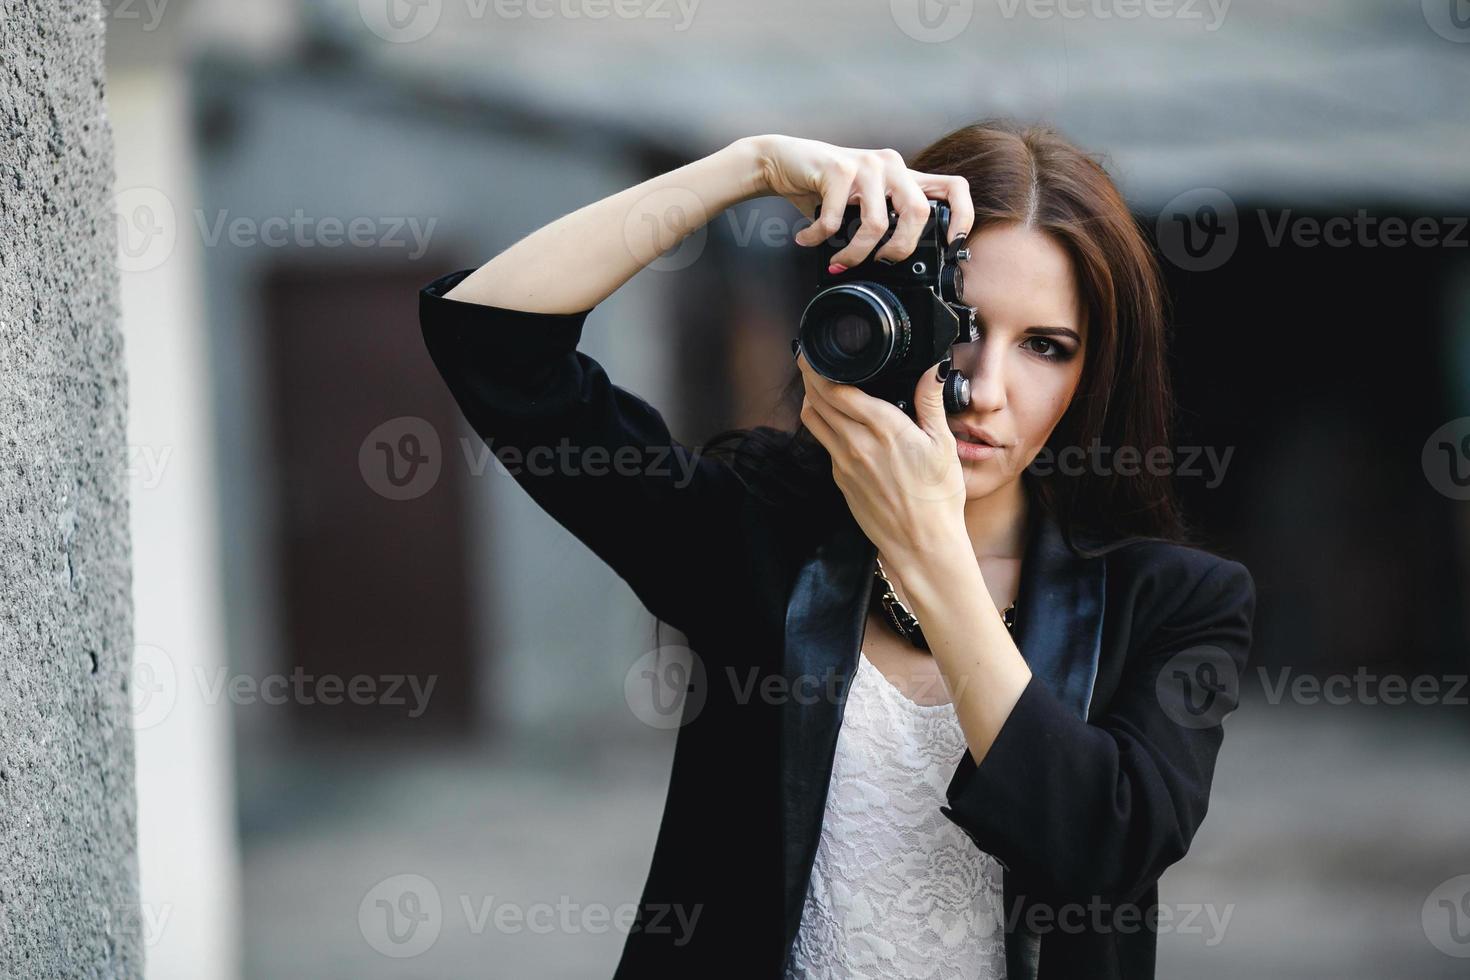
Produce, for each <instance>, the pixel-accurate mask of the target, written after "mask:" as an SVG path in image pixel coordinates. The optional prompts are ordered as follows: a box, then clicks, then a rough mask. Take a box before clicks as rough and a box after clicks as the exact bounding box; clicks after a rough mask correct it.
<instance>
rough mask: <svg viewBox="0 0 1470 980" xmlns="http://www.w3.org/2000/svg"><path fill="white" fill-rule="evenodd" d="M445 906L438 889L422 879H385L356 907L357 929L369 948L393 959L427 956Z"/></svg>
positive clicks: (442, 918)
mask: <svg viewBox="0 0 1470 980" xmlns="http://www.w3.org/2000/svg"><path fill="white" fill-rule="evenodd" d="M443 925H444V906H443V903H442V902H441V900H440V898H439V889H438V888H436V887H434V883H433V882H432V881H430V880H429V879H428V878H425V877H424V876H423V875H414V874H404V875H394V876H393V877H391V878H385V879H383V880H382V881H380V882H378V883H377V884H376V885H374V886H373V887H372V888H370V889H369V890H368V893H367V894H366V895H364V896H363V897H362V901H361V902H360V903H359V904H358V906H357V928H358V929H359V931H361V932H362V938H364V939H366V940H367V942H368V945H369V946H371V947H372V948H373V949H375V950H377V951H378V952H379V953H382V954H383V955H384V956H391V957H393V958H394V959H406V958H408V957H410V956H418V955H419V954H421V953H424V952H427V951H428V949H429V948H430V947H432V946H433V945H434V943H435V942H436V941H438V939H439V930H440V929H441V928H443Z"/></svg>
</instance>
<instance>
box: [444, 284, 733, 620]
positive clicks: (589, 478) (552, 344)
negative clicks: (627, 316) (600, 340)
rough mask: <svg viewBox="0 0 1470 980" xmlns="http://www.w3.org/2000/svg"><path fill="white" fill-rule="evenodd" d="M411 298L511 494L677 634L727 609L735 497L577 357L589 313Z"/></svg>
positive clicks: (719, 471) (713, 468) (721, 472)
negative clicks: (528, 501) (511, 482)
mask: <svg viewBox="0 0 1470 980" xmlns="http://www.w3.org/2000/svg"><path fill="white" fill-rule="evenodd" d="M470 271H472V270H463V271H460V272H455V273H451V274H449V275H446V276H442V277H440V278H438V279H436V280H434V281H433V282H431V283H429V284H428V285H427V286H425V287H424V288H423V289H421V290H420V293H419V323H420V328H421V330H422V332H423V337H424V344H425V345H426V346H427V348H428V351H429V356H430V357H431V358H432V360H433V362H434V366H435V367H436V368H437V369H438V371H439V373H440V374H441V375H442V376H443V378H444V381H445V384H446V385H447V386H448V387H449V391H450V392H451V393H452V394H453V396H454V399H455V401H456V402H457V403H458V405H459V407H460V410H461V411H462V412H463V413H464V417H465V419H466V420H467V421H468V422H469V424H470V426H471V428H473V429H474V431H475V433H476V434H477V435H478V436H479V437H480V438H481V439H482V440H483V441H484V442H485V444H486V445H487V446H488V447H489V448H490V450H491V451H492V453H494V455H495V456H496V458H497V459H498V460H500V462H501V464H502V465H503V466H505V468H506V469H507V471H508V472H510V474H511V475H512V476H513V477H514V479H515V480H516V482H517V483H519V484H520V486H521V487H522V488H524V489H525V491H526V493H528V494H529V495H530V496H531V498H532V499H533V500H535V502H536V503H537V504H538V505H539V506H540V507H541V508H542V509H543V510H545V511H546V512H547V513H548V514H549V515H551V517H553V518H554V519H555V520H556V521H557V522H558V523H559V524H561V525H562V526H563V527H564V528H566V529H567V530H568V531H570V532H571V533H572V534H573V535H575V536H576V537H577V538H578V539H579V540H580V541H582V542H583V543H584V544H586V545H587V546H588V547H589V548H590V549H591V550H592V551H593V552H594V553H595V554H596V555H597V556H598V557H599V558H601V559H602V560H603V561H604V562H606V563H607V564H608V565H609V566H610V567H611V568H612V569H613V571H614V572H616V573H617V574H618V575H619V576H620V577H621V578H622V579H623V580H624V581H626V582H627V583H628V585H629V586H630V587H631V588H632V589H633V591H634V593H635V594H636V595H637V596H638V598H639V599H640V600H641V601H642V602H643V603H644V605H645V606H646V607H647V608H648V609H649V611H650V612H652V613H653V614H654V615H655V616H657V617H659V618H660V619H662V620H664V621H665V622H667V623H670V624H671V625H673V626H675V627H677V628H679V629H681V630H683V631H684V632H685V633H686V634H688V633H689V632H690V629H691V628H693V627H694V626H695V625H696V624H698V623H700V622H703V621H705V620H706V619H707V618H708V617H711V616H714V615H716V613H717V612H718V610H720V609H723V608H726V606H724V605H722V604H724V603H728V602H729V599H728V593H729V591H730V588H729V585H728V584H727V579H729V578H730V576H729V574H728V569H729V566H730V565H731V563H732V562H734V561H736V560H738V555H737V553H736V551H735V546H736V544H737V542H738V540H739V532H738V525H739V511H740V507H741V505H742V502H743V499H744V493H745V491H744V484H743V483H742V482H741V480H740V479H739V477H738V476H737V475H736V474H735V473H734V471H733V470H732V469H731V468H730V467H729V466H728V465H727V464H725V463H722V462H719V461H716V460H712V459H708V458H705V457H704V456H703V454H701V453H699V452H698V451H697V450H691V449H690V448H688V447H686V446H684V445H682V444H681V443H679V442H678V441H677V440H675V439H674V438H673V436H672V435H671V434H670V433H669V430H668V427H667V426H666V425H665V423H664V419H663V417H662V416H661V415H660V414H659V413H658V411H656V410H655V409H654V408H653V407H652V406H650V405H649V404H647V403H646V402H644V401H643V400H642V399H640V398H639V397H637V396H636V395H634V394H632V393H630V392H628V391H625V390H624V389H622V388H620V387H617V386H616V385H614V384H612V383H611V381H610V380H609V379H608V376H607V374H606V372H605V371H604V370H603V368H602V366H601V365H600V364H598V362H597V361H595V360H593V359H592V358H591V357H588V356H587V355H586V354H584V353H582V352H581V351H579V350H577V344H578V343H579V341H580V339H581V334H582V328H583V325H584V323H585V321H586V318H587V315H588V314H589V313H591V312H592V311H591V309H587V310H583V311H581V312H578V313H566V314H549V313H536V312H529V311H523V310H512V309H505V308H502V307H496V306H486V305H483V304H478V303H468V302H463V301H459V300H452V299H447V298H445V296H444V294H445V293H446V292H447V291H449V290H450V289H452V288H453V287H454V286H455V285H456V284H457V283H459V281H460V280H462V279H463V278H464V277H465V276H467V275H469V273H470Z"/></svg>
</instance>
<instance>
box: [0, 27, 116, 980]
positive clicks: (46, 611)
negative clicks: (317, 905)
mask: <svg viewBox="0 0 1470 980" xmlns="http://www.w3.org/2000/svg"><path fill="white" fill-rule="evenodd" d="M102 38H103V32H102V22H101V19H100V17H99V11H98V6H97V4H96V3H95V2H89V0H57V2H54V3H45V4H31V3H24V2H21V0H3V2H0V63H3V64H4V66H5V71H4V72H3V73H0V119H4V120H5V121H6V126H7V132H6V134H5V137H4V139H3V140H0V179H3V181H4V184H5V188H4V193H3V195H0V365H3V370H4V375H5V383H4V385H3V386H0V453H3V462H0V500H3V501H4V506H3V508H0V855H3V859H0V976H4V977H25V978H27V980H46V978H53V977H55V978H72V977H82V976H89V977H120V978H121V977H127V978H132V977H139V976H141V975H142V970H143V955H144V953H143V935H142V933H141V929H140V923H141V921H142V918H141V916H140V914H139V912H140V909H139V907H138V885H137V875H138V865H137V844H136V840H135V827H134V820H135V805H134V802H135V801H134V790H133V735H132V731H131V729H130V728H129V726H128V719H129V705H128V671H129V667H130V664H131V660H132V656H131V647H132V634H133V617H132V609H131V604H130V602H129V595H128V588H129V585H130V574H131V571H130V566H129V548H128V532H127V528H128V486H127V482H126V478H125V465H126V458H125V449H126V440H125V435H124V416H125V413H126V410H127V392H128V386H127V381H126V379H125V378H124V375H123V357H122V355H123V351H122V346H121V337H120V336H119V333H118V328H117V275H116V272H115V270H114V267H113V259H112V256H113V247H114V245H115V239H114V237H113V224H112V214H111V211H110V209H109V197H110V195H111V193H112V179H113V174H112V134H111V131H110V129H109V126H108V123H107V120H106V118H105V115H104V108H103V100H102V93H103V81H102V73H103V69H102Z"/></svg>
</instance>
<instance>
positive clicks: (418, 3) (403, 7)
mask: <svg viewBox="0 0 1470 980" xmlns="http://www.w3.org/2000/svg"><path fill="white" fill-rule="evenodd" d="M357 12H358V13H359V14H360V15H361V16H362V22H363V23H364V24H366V25H367V29H368V30H370V31H372V32H373V33H374V34H376V35H378V37H380V38H382V39H383V40H385V41H388V42H390V43H392V44H409V43H411V42H413V41H421V40H423V39H424V38H426V37H428V36H429V35H430V34H431V33H433V30H434V28H436V27H438V26H439V17H440V15H442V14H443V12H444V4H443V0H357Z"/></svg>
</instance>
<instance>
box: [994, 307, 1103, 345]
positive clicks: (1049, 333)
mask: <svg viewBox="0 0 1470 980" xmlns="http://www.w3.org/2000/svg"><path fill="white" fill-rule="evenodd" d="M975 323H976V324H977V325H979V326H980V327H985V326H986V322H985V317H984V316H983V315H982V314H981V313H980V311H979V310H976V311H975ZM1022 332H1023V333H1029V334H1035V335H1037V336H1040V337H1071V338H1072V339H1073V340H1075V341H1076V342H1077V343H1078V344H1079V345H1080V344H1081V343H1082V335H1081V334H1079V333H1078V332H1077V331H1075V330H1073V329H1072V328H1071V327H1043V326H1031V327H1027V328H1026V329H1025V330H1024V331H1022Z"/></svg>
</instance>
